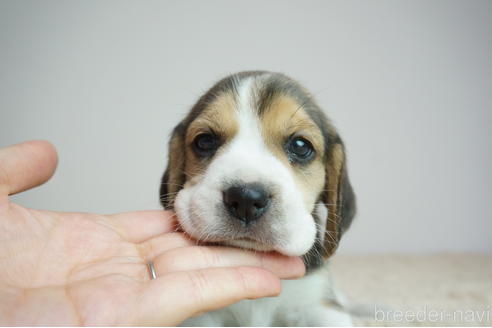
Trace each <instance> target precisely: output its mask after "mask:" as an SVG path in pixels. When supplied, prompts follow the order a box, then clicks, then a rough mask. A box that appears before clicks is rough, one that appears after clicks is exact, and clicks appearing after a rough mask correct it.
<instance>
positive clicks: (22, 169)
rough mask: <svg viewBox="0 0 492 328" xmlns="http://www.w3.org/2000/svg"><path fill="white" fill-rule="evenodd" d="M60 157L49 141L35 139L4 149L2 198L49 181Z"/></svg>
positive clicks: (1, 152)
mask: <svg viewBox="0 0 492 328" xmlns="http://www.w3.org/2000/svg"><path fill="white" fill-rule="evenodd" d="M57 162H58V157H57V154H56V149H55V147H54V146H53V145H52V144H51V143H49V142H48V141H42V140H35V141H28V142H23V143H20V144H17V145H13V146H9V147H5V148H0V196H7V195H12V194H16V193H18V192H21V191H24V190H28V189H31V188H33V187H36V186H39V185H40V184H42V183H44V182H46V181H47V180H48V179H49V178H50V177H51V176H52V175H53V173H54V172H55V169H56V165H57Z"/></svg>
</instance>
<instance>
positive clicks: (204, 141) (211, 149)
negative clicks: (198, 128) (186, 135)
mask: <svg viewBox="0 0 492 328" xmlns="http://www.w3.org/2000/svg"><path fill="white" fill-rule="evenodd" d="M193 145H194V148H195V151H196V152H197V153H198V154H199V155H201V156H211V155H213V154H214V153H215V151H216V150H217V148H219V145H220V142H219V138H218V137H217V136H215V135H213V134H211V133H203V134H200V135H198V136H197V137H196V138H195V140H194V141H193Z"/></svg>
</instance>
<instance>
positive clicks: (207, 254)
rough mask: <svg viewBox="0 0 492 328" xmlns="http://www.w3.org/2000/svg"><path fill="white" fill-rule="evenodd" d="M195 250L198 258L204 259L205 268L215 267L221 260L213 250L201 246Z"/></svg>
mask: <svg viewBox="0 0 492 328" xmlns="http://www.w3.org/2000/svg"><path fill="white" fill-rule="evenodd" d="M197 250H198V253H199V254H198V256H200V257H202V258H203V259H204V261H205V263H206V264H207V266H210V267H215V266H218V265H219V264H220V263H221V258H220V256H219V255H218V253H217V252H216V251H215V250H213V249H211V248H208V247H203V246H198V247H197Z"/></svg>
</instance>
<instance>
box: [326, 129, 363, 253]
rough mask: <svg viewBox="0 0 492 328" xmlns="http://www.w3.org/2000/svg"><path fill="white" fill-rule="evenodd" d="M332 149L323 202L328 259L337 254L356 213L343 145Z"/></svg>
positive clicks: (327, 168)
mask: <svg viewBox="0 0 492 328" xmlns="http://www.w3.org/2000/svg"><path fill="white" fill-rule="evenodd" d="M337 139H338V140H339V138H337ZM330 148H331V149H330V151H329V154H328V159H327V162H326V182H325V192H324V195H323V202H324V203H325V205H326V207H327V209H328V215H327V219H326V230H325V235H324V246H325V250H326V257H329V256H330V255H332V254H333V253H334V252H335V250H336V249H337V247H338V243H339V241H340V238H341V237H342V235H343V233H344V232H345V231H346V230H347V229H348V228H349V227H350V224H351V223H352V219H353V218H354V216H355V212H356V204H355V195H354V192H353V190H352V185H351V184H350V181H349V177H348V174H347V167H346V159H345V152H344V146H343V143H342V142H341V141H338V142H337V143H335V144H334V145H332V146H331V147H330Z"/></svg>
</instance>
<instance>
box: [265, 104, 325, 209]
mask: <svg viewBox="0 0 492 328" xmlns="http://www.w3.org/2000/svg"><path fill="white" fill-rule="evenodd" d="M261 130H262V135H263V138H264V140H265V143H266V145H267V147H268V148H269V149H270V151H272V153H273V154H274V155H275V156H276V157H277V158H278V159H279V160H280V161H281V162H283V163H284V164H285V165H286V166H287V167H288V168H289V169H291V170H292V172H293V173H294V177H295V178H296V182H297V183H298V185H299V186H300V187H301V188H302V190H303V194H304V204H305V205H306V209H307V210H308V211H312V210H313V208H314V205H315V202H316V197H317V195H318V194H319V193H320V192H321V190H322V189H323V185H324V180H325V179H324V176H325V168H324V163H323V162H322V158H323V151H324V144H323V135H322V134H321V131H320V130H319V128H318V126H317V125H316V124H315V123H314V122H313V121H312V120H311V118H310V117H309V115H308V114H307V113H306V112H305V110H304V109H303V108H302V107H301V105H300V104H299V103H298V102H297V101H296V100H294V99H292V98H291V97H288V96H279V97H278V98H277V99H275V101H274V102H273V103H272V104H271V105H270V107H269V108H268V109H266V110H265V112H264V114H263V117H262V119H261ZM292 135H296V136H300V137H303V138H305V139H306V140H308V141H309V142H311V144H312V145H313V147H314V149H315V151H316V157H315V158H314V160H313V161H312V162H311V163H309V164H308V165H307V166H298V165H292V164H291V163H290V162H289V160H288V158H287V155H286V154H285V150H284V144H285V142H286V141H287V140H288V138H289V137H290V136H292Z"/></svg>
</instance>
